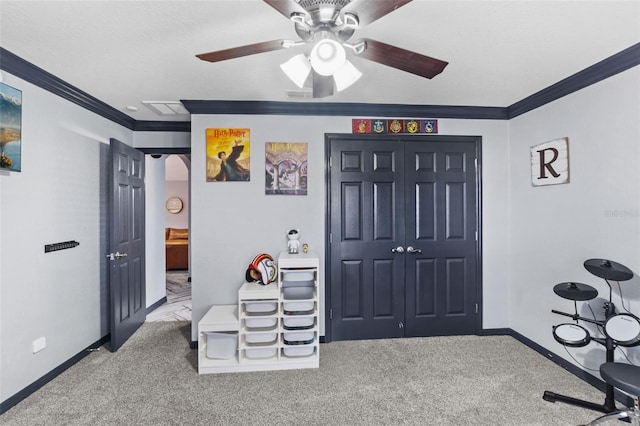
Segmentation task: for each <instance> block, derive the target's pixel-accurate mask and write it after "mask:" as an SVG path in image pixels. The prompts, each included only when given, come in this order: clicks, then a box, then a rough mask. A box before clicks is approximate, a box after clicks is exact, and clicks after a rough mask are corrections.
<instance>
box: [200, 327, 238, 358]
mask: <svg viewBox="0 0 640 426" xmlns="http://www.w3.org/2000/svg"><path fill="white" fill-rule="evenodd" d="M205 335H206V336H207V358H212V359H231V358H233V357H234V356H235V355H236V351H237V350H238V333H213V332H210V333H205Z"/></svg>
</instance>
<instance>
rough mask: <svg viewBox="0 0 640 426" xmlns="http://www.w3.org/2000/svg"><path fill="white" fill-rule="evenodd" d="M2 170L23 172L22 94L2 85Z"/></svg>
mask: <svg viewBox="0 0 640 426" xmlns="http://www.w3.org/2000/svg"><path fill="white" fill-rule="evenodd" d="M0 170H9V171H12V172H19V171H21V170H22V92H21V91H20V90H18V89H14V88H13V87H11V86H7V85H6V84H4V83H0Z"/></svg>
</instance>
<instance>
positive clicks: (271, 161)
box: [265, 142, 307, 195]
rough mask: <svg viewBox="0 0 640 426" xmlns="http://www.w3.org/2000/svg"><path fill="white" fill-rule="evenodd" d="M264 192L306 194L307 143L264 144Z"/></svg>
mask: <svg viewBox="0 0 640 426" xmlns="http://www.w3.org/2000/svg"><path fill="white" fill-rule="evenodd" d="M265 194H284V195H307V143H306V142H304V143H299V142H267V143H266V144H265Z"/></svg>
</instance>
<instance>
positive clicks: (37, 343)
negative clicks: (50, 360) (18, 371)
mask: <svg viewBox="0 0 640 426" xmlns="http://www.w3.org/2000/svg"><path fill="white" fill-rule="evenodd" d="M31 346H32V347H33V353H34V354H35V353H37V352H40V351H41V350H43V349H44V348H46V347H47V339H45V338H44V336H43V337H39V338H37V339H36V340H34V341H33V342H32V343H31Z"/></svg>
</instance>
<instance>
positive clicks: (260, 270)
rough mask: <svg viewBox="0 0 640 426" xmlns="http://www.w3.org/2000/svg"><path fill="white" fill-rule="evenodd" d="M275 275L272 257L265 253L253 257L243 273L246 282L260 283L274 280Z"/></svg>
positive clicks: (263, 283) (264, 283)
mask: <svg viewBox="0 0 640 426" xmlns="http://www.w3.org/2000/svg"><path fill="white" fill-rule="evenodd" d="M276 276H277V270H276V264H275V262H274V261H273V257H271V256H270V255H268V254H266V253H261V254H259V255H257V256H256V257H254V258H253V260H252V261H251V263H250V264H249V267H248V268H247V272H246V273H245V279H246V280H247V282H249V283H251V282H257V283H258V284H262V285H267V284H269V283H270V282H273V281H275V279H276Z"/></svg>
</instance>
